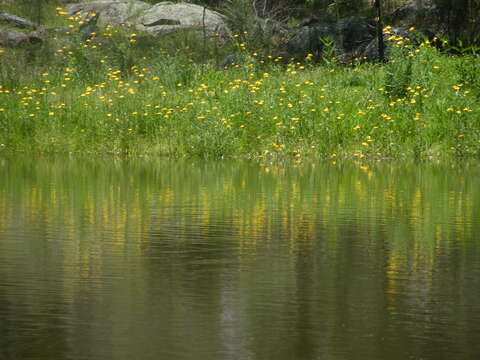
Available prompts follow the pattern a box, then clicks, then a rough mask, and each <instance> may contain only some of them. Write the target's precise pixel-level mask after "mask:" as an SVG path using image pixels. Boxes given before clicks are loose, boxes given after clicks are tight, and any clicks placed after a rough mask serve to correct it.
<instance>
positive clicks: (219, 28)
mask: <svg viewBox="0 0 480 360" xmlns="http://www.w3.org/2000/svg"><path fill="white" fill-rule="evenodd" d="M226 22H227V18H226V17H225V16H223V15H221V14H220V13H217V12H215V11H212V10H209V9H207V8H205V7H203V6H200V5H195V4H189V3H172V2H168V1H166V2H161V3H158V4H155V5H153V6H152V7H151V8H150V9H148V10H146V11H145V12H144V13H143V15H142V16H141V17H140V18H139V22H138V23H137V24H135V27H136V28H137V29H138V30H144V31H148V32H151V33H154V34H164V33H169V32H172V31H176V30H180V29H198V30H201V31H204V30H205V32H206V33H207V34H208V35H213V34H215V33H222V34H223V33H224V32H225V31H226V29H227V25H226Z"/></svg>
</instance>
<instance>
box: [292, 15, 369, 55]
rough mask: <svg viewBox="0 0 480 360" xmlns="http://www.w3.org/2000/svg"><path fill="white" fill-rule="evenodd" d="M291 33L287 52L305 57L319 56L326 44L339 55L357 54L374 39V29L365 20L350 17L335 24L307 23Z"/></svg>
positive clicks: (316, 21)
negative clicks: (333, 47) (332, 47)
mask: <svg viewBox="0 0 480 360" xmlns="http://www.w3.org/2000/svg"><path fill="white" fill-rule="evenodd" d="M302 24H307V25H305V26H301V27H299V28H297V29H296V30H294V31H293V36H292V37H291V38H290V40H289V41H288V42H287V44H286V49H287V52H289V53H291V54H292V55H296V56H298V55H301V56H305V55H306V54H308V53H312V54H320V53H321V52H322V51H323V50H324V49H325V46H326V44H327V43H328V42H333V44H332V45H333V46H335V49H336V51H337V52H339V53H350V52H357V51H358V49H359V48H362V47H365V46H366V45H367V44H368V43H369V42H370V41H371V40H372V39H373V37H374V34H375V27H374V26H372V24H370V22H369V21H368V20H367V19H366V18H360V17H351V18H345V19H341V20H340V21H338V22H337V23H324V22H320V21H318V20H315V21H308V22H304V23H302Z"/></svg>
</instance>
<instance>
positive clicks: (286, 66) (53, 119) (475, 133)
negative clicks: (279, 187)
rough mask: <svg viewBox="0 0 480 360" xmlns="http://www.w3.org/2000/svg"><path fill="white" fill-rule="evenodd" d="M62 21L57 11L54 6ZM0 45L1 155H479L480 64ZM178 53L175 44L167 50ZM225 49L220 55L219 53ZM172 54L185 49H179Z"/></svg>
mask: <svg viewBox="0 0 480 360" xmlns="http://www.w3.org/2000/svg"><path fill="white" fill-rule="evenodd" d="M58 12H59V14H60V16H64V17H67V16H65V14H64V13H63V12H62V11H61V10H58ZM66 21H67V23H69V24H71V25H72V26H71V32H70V34H67V35H66V36H60V35H59V36H58V38H57V39H55V40H54V41H50V42H47V43H44V44H42V45H38V46H37V47H29V48H24V49H22V48H20V49H10V48H8V49H7V48H0V62H1V64H2V66H1V68H0V151H27V152H33V151H35V152H81V153H115V154H127V153H128V154H158V155H169V156H200V157H215V158H219V157H224V156H249V157H265V156H282V157H285V156H291V157H294V158H296V159H298V160H300V159H301V158H302V157H304V156H308V155H312V154H315V155H322V156H328V157H333V158H335V157H342V156H343V157H360V158H362V157H366V156H367V157H380V158H382V157H407V156H408V157H411V156H416V157H421V158H427V157H440V156H451V155H453V156H478V155H479V154H480V117H479V105H478V104H479V97H480V90H479V85H480V78H479V75H478V74H479V72H478V69H479V67H480V65H479V64H480V60H479V57H478V56H476V55H468V57H467V56H462V57H454V56H446V55H444V54H442V53H440V52H439V51H438V50H436V49H435V48H433V47H430V46H429V45H428V44H426V43H424V44H422V45H420V46H418V47H414V46H413V45H412V44H409V43H408V41H407V40H406V39H398V38H394V37H392V38H391V39H390V48H391V54H390V57H391V60H390V61H389V63H388V64H368V63H356V64H353V65H351V66H345V65H339V64H338V62H336V61H323V62H315V61H313V60H312V56H307V58H306V59H304V60H302V61H298V60H291V61H286V60H285V59H282V58H280V57H275V56H269V55H268V54H265V55H262V56H261V55H260V53H257V52H256V51H255V50H253V49H249V44H248V43H247V44H246V43H244V42H240V41H239V42H235V39H239V38H241V37H238V38H234V39H233V41H234V42H233V44H234V45H233V47H235V48H236V50H237V52H238V53H239V54H241V55H239V58H240V59H241V61H240V62H241V64H239V65H235V66H234V67H232V68H229V69H227V70H219V69H218V62H219V61H220V59H221V58H222V56H223V55H224V54H226V53H228V52H230V51H231V50H232V49H231V46H232V45H224V46H223V47H221V46H219V45H217V44H216V43H215V40H210V39H209V40H208V44H206V42H205V41H198V40H197V39H198V35H197V34H195V33H188V32H185V33H177V34H173V35H171V36H170V37H167V38H164V39H162V41H161V45H159V44H158V43H154V42H152V40H149V39H146V38H143V37H142V36H141V35H139V34H135V33H134V32H133V31H132V30H131V29H129V28H128V27H126V28H124V29H120V30H118V29H117V30H115V29H113V28H110V27H107V28H104V29H101V30H99V32H98V34H97V35H96V36H94V37H93V38H91V39H89V40H87V42H82V41H81V39H80V38H79V33H78V31H76V28H77V27H78V24H77V23H78V19H75V18H72V17H70V18H68V17H67V20H66ZM173 44H175V45H176V47H175V46H174V45H173ZM229 46H230V47H229ZM176 49H182V50H176Z"/></svg>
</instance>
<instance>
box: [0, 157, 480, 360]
mask: <svg viewBox="0 0 480 360" xmlns="http://www.w3.org/2000/svg"><path fill="white" fill-rule="evenodd" d="M479 165H480V164H478V163H465V164H456V165H452V164H446V163H444V164H433V163H429V164H418V163H401V162H394V163H368V164H356V163H351V162H349V163H340V162H339V163H337V164H336V165H332V164H330V163H324V162H310V163H306V164H303V165H301V166H298V167H296V166H293V165H289V164H287V165H285V164H274V165H271V164H270V165H265V164H259V163H255V162H249V161H246V160H245V161H244V160H235V161H218V162H208V161H197V160H163V159H161V160H158V159H156V160H148V159H136V160H119V159H114V158H97V159H81V158H73V159H72V158H59V157H54V158H42V157H40V158H31V157H21V156H16V157H5V158H0V359H1V360H3V359H242V360H243V359H273V358H275V359H327V360H337V359H360V360H361V359H368V360H371V359H382V360H383V359H387V358H388V359H399V360H400V359H402V360H403V359H476V358H480V344H479V342H478V339H479V337H478V336H479V334H480V302H478V298H479V297H480V246H479V240H478V235H477V234H478V230H479V229H480V206H479V204H480V166H479Z"/></svg>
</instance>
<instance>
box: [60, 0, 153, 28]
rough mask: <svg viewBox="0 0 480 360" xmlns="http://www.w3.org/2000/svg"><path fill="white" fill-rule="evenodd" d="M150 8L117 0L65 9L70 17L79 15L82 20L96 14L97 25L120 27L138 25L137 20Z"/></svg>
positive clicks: (145, 5) (139, 2)
mask: <svg viewBox="0 0 480 360" xmlns="http://www.w3.org/2000/svg"><path fill="white" fill-rule="evenodd" d="M150 7H151V5H150V4H147V3H145V2H143V1H129V0H118V1H92V2H84V3H80V4H72V5H68V6H67V7H66V8H65V9H66V11H67V12H68V13H70V14H71V15H80V16H82V18H84V19H86V18H87V17H88V16H89V14H97V15H98V24H99V25H107V24H110V25H121V24H135V23H138V18H139V17H141V16H142V15H143V13H144V11H145V10H147V9H149V8H150Z"/></svg>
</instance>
